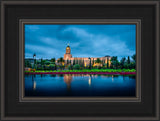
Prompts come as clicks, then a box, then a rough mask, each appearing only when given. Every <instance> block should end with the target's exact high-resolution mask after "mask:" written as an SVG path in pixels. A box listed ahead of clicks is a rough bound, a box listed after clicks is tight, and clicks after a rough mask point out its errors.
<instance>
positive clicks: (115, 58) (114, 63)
mask: <svg viewBox="0 0 160 121" xmlns="http://www.w3.org/2000/svg"><path fill="white" fill-rule="evenodd" d="M118 64H119V62H118V60H117V56H113V57H112V58H111V65H112V67H113V68H115V69H117V67H118Z"/></svg>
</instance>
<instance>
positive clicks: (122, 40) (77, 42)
mask: <svg viewBox="0 0 160 121" xmlns="http://www.w3.org/2000/svg"><path fill="white" fill-rule="evenodd" d="M68 43H69V45H70V47H71V54H72V56H73V57H104V56H105V55H110V56H118V59H121V58H122V57H127V56H132V55H133V54H135V53H136V46H135V45H136V25H25V58H32V57H33V53H36V58H43V59H50V58H54V57H55V58H56V59H57V58H60V57H63V55H64V53H65V49H66V46H67V44H68Z"/></svg>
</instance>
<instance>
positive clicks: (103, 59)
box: [63, 45, 111, 66]
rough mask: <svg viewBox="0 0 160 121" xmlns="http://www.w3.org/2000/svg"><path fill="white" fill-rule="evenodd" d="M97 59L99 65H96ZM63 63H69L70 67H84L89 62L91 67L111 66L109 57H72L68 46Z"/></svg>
mask: <svg viewBox="0 0 160 121" xmlns="http://www.w3.org/2000/svg"><path fill="white" fill-rule="evenodd" d="M97 58H99V59H100V61H101V63H96V60H97ZM63 59H64V61H65V62H64V63H65V64H68V63H71V64H72V65H73V64H74V63H76V64H84V66H89V64H90V62H91V65H93V66H102V64H107V63H108V66H110V65H111V61H110V60H111V57H110V56H105V57H72V54H71V48H70V46H69V45H68V46H67V47H66V53H65V54H64V58H63Z"/></svg>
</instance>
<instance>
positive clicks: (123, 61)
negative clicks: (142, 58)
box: [120, 57, 126, 68]
mask: <svg viewBox="0 0 160 121" xmlns="http://www.w3.org/2000/svg"><path fill="white" fill-rule="evenodd" d="M125 61H126V58H125V57H123V58H122V59H121V61H120V66H121V68H124V64H125Z"/></svg>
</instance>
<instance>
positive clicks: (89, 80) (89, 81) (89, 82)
mask: <svg viewBox="0 0 160 121" xmlns="http://www.w3.org/2000/svg"><path fill="white" fill-rule="evenodd" d="M91 81H92V80H91V76H89V79H88V84H89V86H91Z"/></svg>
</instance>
